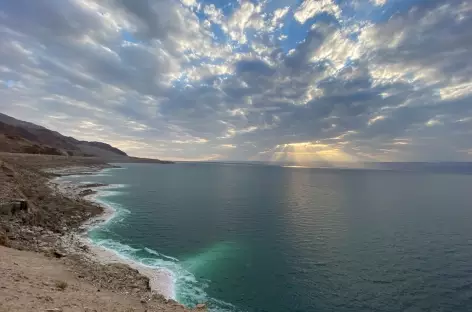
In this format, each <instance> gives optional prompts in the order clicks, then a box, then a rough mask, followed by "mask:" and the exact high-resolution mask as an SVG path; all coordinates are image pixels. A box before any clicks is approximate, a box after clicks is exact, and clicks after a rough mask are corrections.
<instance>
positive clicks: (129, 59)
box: [0, 0, 472, 163]
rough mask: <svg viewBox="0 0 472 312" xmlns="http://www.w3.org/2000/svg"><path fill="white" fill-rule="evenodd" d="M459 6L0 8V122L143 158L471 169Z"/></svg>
mask: <svg viewBox="0 0 472 312" xmlns="http://www.w3.org/2000/svg"><path fill="white" fill-rule="evenodd" d="M471 29H472V1H462V0H350V1H347V0H317V1H315V0H262V1H245V0H239V1H233V0H231V1H229V0H204V1H199V0H180V1H179V0H34V1H31V0H0V111H1V112H2V113H5V114H8V115H11V116H13V117H15V118H19V119H22V120H27V121H31V122H34V123H37V124H40V125H42V126H45V127H47V128H49V129H52V130H56V131H59V132H61V133H62V134H64V135H69V136H73V137H75V138H77V139H83V140H92V141H103V142H107V143H110V144H112V145H114V146H116V147H118V148H120V149H122V150H124V151H126V152H127V153H129V154H131V155H135V156H141V157H151V158H160V159H173V160H251V161H294V162H299V163H303V162H308V161H328V162H333V163H336V162H363V161H470V160H472V31H470V30H471Z"/></svg>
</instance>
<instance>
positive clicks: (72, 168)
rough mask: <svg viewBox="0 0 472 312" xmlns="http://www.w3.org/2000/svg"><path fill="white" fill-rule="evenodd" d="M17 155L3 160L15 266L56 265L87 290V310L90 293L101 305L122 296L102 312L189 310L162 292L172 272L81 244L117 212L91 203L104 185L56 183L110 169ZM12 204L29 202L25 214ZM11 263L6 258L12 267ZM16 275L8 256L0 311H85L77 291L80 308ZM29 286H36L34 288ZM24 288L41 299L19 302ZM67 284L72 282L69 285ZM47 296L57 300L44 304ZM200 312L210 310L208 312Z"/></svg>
mask: <svg viewBox="0 0 472 312" xmlns="http://www.w3.org/2000/svg"><path fill="white" fill-rule="evenodd" d="M17 155H18V154H16V155H12V154H0V207H1V208H2V209H1V211H0V245H2V246H4V247H2V250H1V252H2V255H3V254H5V255H11V257H10V258H12V259H14V258H15V257H18V258H19V259H20V258H21V259H22V261H23V262H24V263H27V262H28V261H27V260H28V259H30V260H31V261H32V262H33V263H38V262H41V263H44V266H48V265H50V266H51V267H54V266H57V267H58V268H59V267H60V268H62V269H63V270H64V271H67V272H68V273H67V274H69V275H68V276H67V278H68V279H69V280H70V282H71V283H74V285H76V288H77V289H87V291H88V292H87V293H84V297H83V300H84V304H85V305H87V304H86V301H87V300H90V298H89V296H90V294H89V291H90V289H94V290H96V291H95V292H94V296H98V297H97V298H101V297H103V296H106V294H108V296H110V294H112V295H113V296H115V295H116V296H118V297H120V296H121V297H120V300H119V303H118V302H117V305H116V307H113V305H111V306H110V305H109V304H108V306H109V308H107V309H101V308H100V309H95V310H96V311H189V310H188V309H185V308H184V307H183V306H182V305H180V304H179V303H177V302H176V301H174V300H171V299H167V298H166V296H167V297H169V294H164V295H162V294H159V293H158V292H160V291H159V289H161V285H160V283H161V282H162V281H163V280H164V281H165V279H166V278H169V276H168V275H166V272H156V271H153V270H152V271H146V270H145V269H144V268H139V267H133V264H132V263H129V264H128V263H122V261H120V260H119V259H114V258H113V255H110V254H104V251H103V250H99V249H97V248H96V247H95V246H91V245H90V244H88V243H87V241H86V240H85V239H83V237H84V236H83V230H84V225H85V226H90V222H100V221H103V219H104V218H105V219H106V218H109V217H110V215H111V213H112V212H110V211H105V208H104V207H102V206H99V205H97V204H95V203H93V202H91V201H89V200H87V196H90V195H93V194H94V192H95V190H94V189H95V188H97V187H98V188H100V187H106V186H105V185H81V186H72V185H64V184H58V183H54V181H53V180H52V179H53V178H55V177H58V176H59V175H67V174H78V173H81V174H84V173H85V174H87V173H92V172H96V171H97V170H101V169H104V168H110V167H112V166H111V165H109V164H106V163H103V162H101V161H100V160H98V159H90V158H84V157H62V158H60V157H58V156H55V157H54V158H51V157H48V156H40V155H39V156H36V155H28V156H23V157H17ZM11 199H20V200H22V201H25V202H26V203H27V209H25V210H14V209H10V206H9V205H8V201H9V200H11ZM13 249H15V250H13ZM18 253H19V254H18ZM22 253H24V254H22ZM10 258H8V257H5V259H6V260H7V259H10ZM12 261H14V260H12ZM15 268H16V266H15V265H14V264H11V263H9V262H8V261H3V257H2V265H1V266H0V275H1V276H2V277H1V278H0V279H3V280H0V285H2V287H0V311H32V310H31V309H30V308H28V307H31V306H34V307H36V308H35V309H34V310H35V311H84V309H83V306H82V307H80V300H81V297H80V292H79V293H78V294H79V295H78V296H77V291H75V292H74V294H75V295H74V296H75V297H76V299H77V300H78V301H77V303H76V306H70V304H68V303H67V302H66V301H61V300H54V298H55V296H52V295H51V294H50V293H51V291H52V290H51V287H50V286H51V285H49V284H48V285H46V286H45V285H42V286H41V285H40V283H39V284H38V283H37V281H36V282H34V278H33V277H32V276H31V277H30V276H28V274H25V273H21V271H22V270H23V271H24V270H25V268H23V269H22V268H20V266H18V268H17V269H18V272H16V273H17V274H16V273H15ZM46 271H47V270H46ZM15 274H16V275H15ZM160 274H161V275H160ZM15 276H16V278H15ZM18 276H22V277H21V278H18ZM12 278H13V280H11V279H12ZM43 278H44V277H43ZM29 279H31V283H29V284H28V283H27V281H28V280H29ZM18 283H20V284H21V283H22V284H21V289H22V291H23V292H24V291H25V289H26V292H27V293H32V294H33V293H34V294H36V297H34V298H28V300H29V303H28V304H24V302H23V303H22V301H21V300H15V298H23V297H24V293H22V292H21V290H20V289H15V287H18V285H17V284H18ZM64 283H67V279H66V281H64ZM3 285H6V286H3ZM15 285H16V286H15ZM38 285H39V286H38ZM43 286H44V287H43ZM28 287H29V290H28ZM56 288H57V289H55V290H54V291H58V292H61V291H64V289H62V290H61V289H60V288H61V286H58V287H56ZM153 289H154V290H153ZM161 293H162V292H161ZM100 294H103V295H100ZM44 296H49V297H51V298H52V299H53V300H52V301H51V300H49V299H48V300H46V301H45V300H43V299H44V298H43V297H44ZM123 296H124V297H123ZM49 297H48V298H49ZM123 298H128V299H129V300H128V301H127V300H123ZM102 299H103V298H102ZM97 300H98V299H97ZM56 301H57V302H56ZM107 302H108V301H107ZM127 302H128V303H129V306H127ZM136 302H138V303H139V304H138V305H137V304H136ZM108 303H109V302H108ZM15 304H17V305H15ZM51 309H56V310H51ZM196 309H197V310H199V311H202V310H206V308H205V306H204V305H199V306H198V307H197V308H196ZM90 311H93V309H92V310H90Z"/></svg>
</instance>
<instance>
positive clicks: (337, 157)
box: [271, 142, 357, 166]
mask: <svg viewBox="0 0 472 312" xmlns="http://www.w3.org/2000/svg"><path fill="white" fill-rule="evenodd" d="M271 161H273V162H287V163H294V164H296V165H299V166H310V165H313V164H315V163H329V164H331V165H336V163H345V162H355V161H357V159H356V158H355V157H353V156H351V155H349V154H348V153H346V152H344V151H343V150H342V149H340V148H339V147H337V146H335V145H332V144H323V143H319V142H299V143H289V144H279V145H277V146H276V147H275V148H274V152H273V154H272V157H271Z"/></svg>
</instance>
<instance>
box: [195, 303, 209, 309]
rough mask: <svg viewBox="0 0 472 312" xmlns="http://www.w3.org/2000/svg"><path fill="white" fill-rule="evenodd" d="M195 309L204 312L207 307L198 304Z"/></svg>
mask: <svg viewBox="0 0 472 312" xmlns="http://www.w3.org/2000/svg"><path fill="white" fill-rule="evenodd" d="M195 308H196V309H197V310H206V308H207V306H206V304H204V303H199V304H197V306H196V307H195Z"/></svg>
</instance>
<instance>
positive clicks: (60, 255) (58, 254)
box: [52, 249, 66, 259]
mask: <svg viewBox="0 0 472 312" xmlns="http://www.w3.org/2000/svg"><path fill="white" fill-rule="evenodd" d="M52 254H53V256H54V257H56V258H58V259H60V258H64V257H65V256H66V254H65V253H64V252H63V251H61V250H58V249H54V251H53V252H52Z"/></svg>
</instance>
